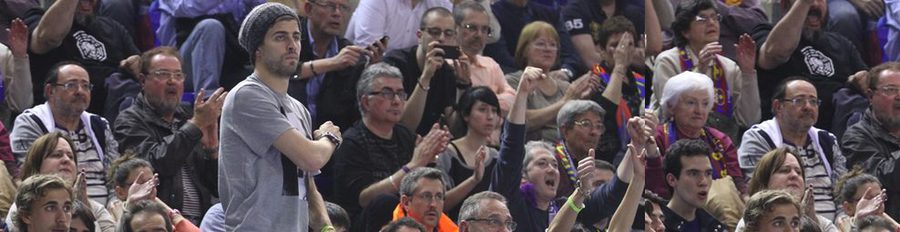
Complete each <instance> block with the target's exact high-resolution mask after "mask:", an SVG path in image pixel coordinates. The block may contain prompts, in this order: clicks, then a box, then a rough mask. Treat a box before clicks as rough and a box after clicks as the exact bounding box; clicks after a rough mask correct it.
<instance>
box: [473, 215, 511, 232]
mask: <svg viewBox="0 0 900 232" xmlns="http://www.w3.org/2000/svg"><path fill="white" fill-rule="evenodd" d="M465 221H472V222H484V223H487V224H488V225H489V226H491V227H494V228H497V227H501V226H502V227H506V229H509V230H510V231H515V230H516V227H517V226H518V225H519V224H518V223H516V222H515V221H512V220H509V221H501V220H500V219H496V218H469V219H466V220H465Z"/></svg>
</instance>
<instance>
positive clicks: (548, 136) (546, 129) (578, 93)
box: [497, 0, 599, 142]
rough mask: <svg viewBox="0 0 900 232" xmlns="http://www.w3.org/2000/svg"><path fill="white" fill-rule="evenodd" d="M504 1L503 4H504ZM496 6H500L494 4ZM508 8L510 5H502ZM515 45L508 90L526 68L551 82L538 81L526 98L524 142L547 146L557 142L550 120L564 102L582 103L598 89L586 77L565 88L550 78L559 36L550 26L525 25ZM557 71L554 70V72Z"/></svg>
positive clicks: (565, 84)
mask: <svg viewBox="0 0 900 232" xmlns="http://www.w3.org/2000/svg"><path fill="white" fill-rule="evenodd" d="M508 1H509V0H505V1H503V2H508ZM497 4H500V3H497ZM503 4H511V3H503ZM518 42H519V43H518V44H517V45H516V47H515V49H516V53H515V54H516V57H515V60H516V68H518V69H520V70H519V71H516V72H513V73H510V74H506V81H507V82H508V83H509V85H510V86H519V80H521V78H522V74H523V72H524V71H525V69H526V67H536V68H539V69H540V70H541V75H544V76H546V77H551V78H541V79H538V82H537V90H538V91H534V92H532V93H530V94H528V111H526V112H525V117H527V118H528V124H526V125H525V126H526V127H527V128H528V129H527V130H528V134H526V136H525V139H527V140H543V141H547V142H556V141H559V139H560V137H559V126H558V125H557V124H556V123H555V122H554V120H553V119H555V117H556V113H557V112H559V109H560V108H562V106H563V105H564V104H566V102H569V101H570V100H575V99H584V98H587V97H588V94H591V93H593V90H594V89H595V88H596V86H598V84H599V81H598V80H597V79H595V78H592V77H591V76H589V75H585V76H582V77H581V78H578V80H577V81H575V82H574V84H571V85H570V84H569V82H568V81H566V80H568V79H569V78H568V77H566V78H562V79H560V78H552V77H553V76H554V74H553V73H554V72H556V71H552V70H553V68H554V67H555V66H556V63H557V61H558V60H559V56H560V53H559V52H558V51H559V48H560V46H559V42H560V37H559V34H558V33H557V32H556V30H555V29H553V26H552V25H550V24H549V23H546V22H543V21H535V22H533V23H529V24H528V25H526V26H525V28H523V29H522V35H521V36H520V38H518ZM557 71H558V70H557Z"/></svg>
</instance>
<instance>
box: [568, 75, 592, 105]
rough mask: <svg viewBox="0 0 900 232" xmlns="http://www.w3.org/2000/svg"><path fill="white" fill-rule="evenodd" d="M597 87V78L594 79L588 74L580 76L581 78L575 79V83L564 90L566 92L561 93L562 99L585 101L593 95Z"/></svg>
mask: <svg viewBox="0 0 900 232" xmlns="http://www.w3.org/2000/svg"><path fill="white" fill-rule="evenodd" d="M597 86H600V79H599V78H594V75H592V74H590V73H587V74H584V75H581V77H578V79H575V81H573V82H572V84H570V85H569V87H568V88H566V92H564V93H563V99H565V100H575V99H587V98H588V97H590V96H591V94H592V93H594V90H595V89H597Z"/></svg>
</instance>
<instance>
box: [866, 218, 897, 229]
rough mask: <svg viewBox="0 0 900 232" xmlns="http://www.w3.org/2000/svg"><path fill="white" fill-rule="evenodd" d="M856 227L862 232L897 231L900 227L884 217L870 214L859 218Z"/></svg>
mask: <svg viewBox="0 0 900 232" xmlns="http://www.w3.org/2000/svg"><path fill="white" fill-rule="evenodd" d="M856 228H857V229H858V231H860V232H890V231H897V228H898V227H897V224H896V223H894V224H891V222H890V221H888V220H887V219H885V218H883V217H878V216H868V217H864V218H862V219H860V220H857V221H856Z"/></svg>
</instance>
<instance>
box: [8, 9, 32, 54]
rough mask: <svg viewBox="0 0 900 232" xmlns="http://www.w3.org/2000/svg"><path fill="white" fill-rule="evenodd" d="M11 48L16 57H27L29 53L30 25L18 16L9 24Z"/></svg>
mask: <svg viewBox="0 0 900 232" xmlns="http://www.w3.org/2000/svg"><path fill="white" fill-rule="evenodd" d="M6 31H7V32H9V50H10V51H12V54H13V56H15V57H19V58H21V57H25V56H27V55H28V26H27V25H25V22H22V19H19V18H16V19H13V20H12V23H10V25H9V29H6Z"/></svg>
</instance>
